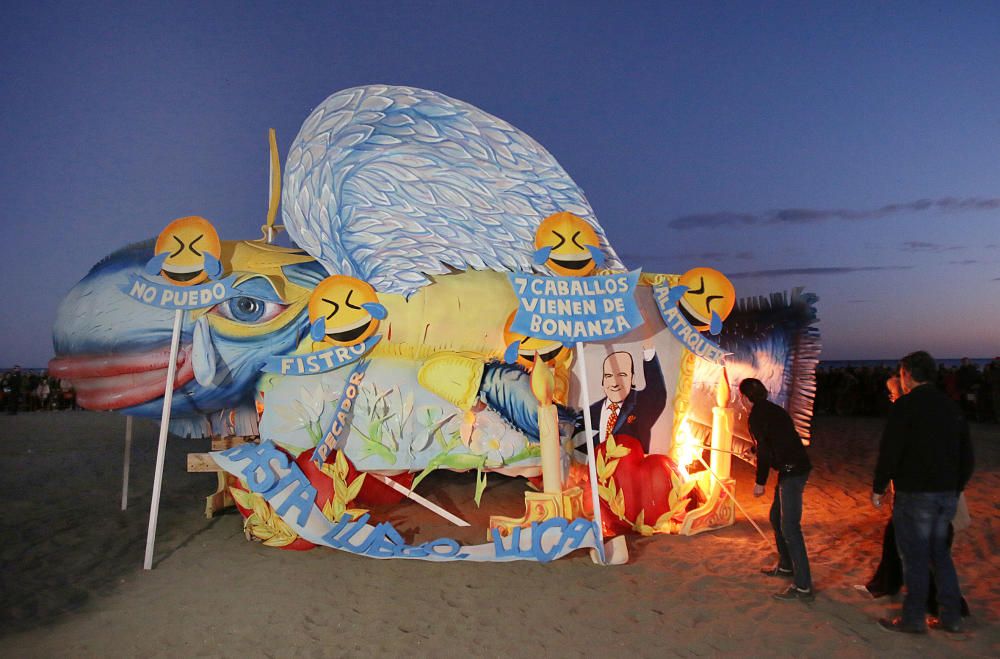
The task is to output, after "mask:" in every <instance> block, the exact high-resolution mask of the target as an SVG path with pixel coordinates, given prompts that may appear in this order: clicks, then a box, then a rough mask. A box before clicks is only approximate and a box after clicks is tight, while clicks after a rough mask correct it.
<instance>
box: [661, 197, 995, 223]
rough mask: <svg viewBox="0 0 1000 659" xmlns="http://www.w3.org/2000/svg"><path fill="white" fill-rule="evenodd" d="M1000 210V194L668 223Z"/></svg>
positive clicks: (720, 215)
mask: <svg viewBox="0 0 1000 659" xmlns="http://www.w3.org/2000/svg"><path fill="white" fill-rule="evenodd" d="M990 210H1000V197H988V198H981V197H969V198H967V199H956V198H955V197H942V198H941V199H918V200H917V201H909V202H904V203H898V204H888V205H886V206H882V207H881V208H876V209H871V210H846V209H820V208H782V209H779V210H773V211H767V212H764V213H733V212H729V211H720V212H717V213H695V214H693V215H682V216H680V217H675V218H674V219H672V220H670V222H668V223H667V224H668V226H670V227H671V228H672V229H679V230H684V229H713V228H715V227H720V226H753V225H762V224H814V223H816V222H826V221H829V220H879V219H883V218H886V217H891V216H893V215H901V214H903V213H916V212H925V211H939V212H942V213H958V212H968V211H990Z"/></svg>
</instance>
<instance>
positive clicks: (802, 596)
mask: <svg viewBox="0 0 1000 659" xmlns="http://www.w3.org/2000/svg"><path fill="white" fill-rule="evenodd" d="M771 597H773V598H774V599H776V600H782V601H785V602H787V601H791V600H800V601H802V602H811V601H813V600H814V599H816V595H815V594H814V593H813V591H812V589H809V590H802V589H800V588H796V587H795V586H794V585H792V586H789V587H788V588H786V589H785V590H783V591H781V592H780V593H775V594H774V595H771Z"/></svg>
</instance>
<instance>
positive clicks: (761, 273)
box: [726, 265, 913, 279]
mask: <svg viewBox="0 0 1000 659" xmlns="http://www.w3.org/2000/svg"><path fill="white" fill-rule="evenodd" d="M912 269H913V266H912V265H869V266H859V267H849V266H842V267H829V268H779V269H777V270H753V271H749V272H733V273H727V274H726V276H727V277H729V278H730V279H751V278H753V277H779V276H785V275H848V274H851V273H854V272H871V271H873V270H912Z"/></svg>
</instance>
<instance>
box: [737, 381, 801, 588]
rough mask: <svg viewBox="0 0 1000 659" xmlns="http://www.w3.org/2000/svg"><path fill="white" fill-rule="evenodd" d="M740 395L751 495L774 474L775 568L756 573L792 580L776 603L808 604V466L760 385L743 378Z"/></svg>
mask: <svg viewBox="0 0 1000 659" xmlns="http://www.w3.org/2000/svg"><path fill="white" fill-rule="evenodd" d="M740 394H742V395H743V398H744V400H745V401H746V403H747V404H748V405H750V406H751V407H752V410H751V412H750V418H749V419H748V424H749V426H750V435H751V436H752V437H753V439H754V441H755V442H757V478H756V484H755V485H754V488H753V495H754V496H755V497H759V496H763V495H764V486H765V485H766V484H767V477H768V473H769V472H770V470H771V469H774V470H775V471H777V472H778V482H777V484H776V485H775V487H774V502H773V503H772V504H771V528H772V529H774V544H775V546H776V547H777V549H778V564H777V565H776V566H775V567H773V568H767V569H764V570H762V571H763V572H764V573H765V574H769V575H771V576H776V577H793V579H794V583H793V585H791V586H789V587H788V588H787V589H786V590H783V591H781V592H779V593H776V594H775V595H774V597H775V598H776V599H780V600H804V601H807V602H808V601H812V600H813V599H814V595H813V587H812V575H811V574H810V572H809V556H808V555H807V554H806V542H805V539H804V538H803V537H802V492H803V490H805V487H806V481H807V480H808V479H809V472H810V470H811V469H812V464H811V463H810V462H809V456H808V455H806V449H805V446H803V445H802V438H800V437H799V434H798V433H797V432H796V431H795V425H794V424H793V423H792V418H791V417H790V416H789V415H788V412H786V411H785V410H784V408H782V407H781V406H779V405H775V404H774V403H772V402H771V401H769V400H768V399H767V388H766V387H764V383H762V382H761V381H760V380H756V379H754V378H747V379H745V380H743V381H742V382H740Z"/></svg>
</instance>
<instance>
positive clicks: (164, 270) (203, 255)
mask: <svg viewBox="0 0 1000 659" xmlns="http://www.w3.org/2000/svg"><path fill="white" fill-rule="evenodd" d="M153 254H154V256H153V258H152V259H150V260H149V263H147V264H146V272H147V273H148V274H151V275H160V276H162V277H163V278H164V279H166V280H167V281H169V282H170V283H171V284H176V285H177V286H194V285H195V284H200V283H202V282H204V281H205V280H207V279H209V278H211V279H215V278H216V277H218V276H219V275H220V274H222V264H221V263H220V262H219V257H220V255H221V254H222V243H220V242H219V234H218V233H216V231H215V227H213V226H212V223H211V222H209V221H208V220H206V219H205V218H203V217H198V216H197V215H192V216H190V217H182V218H179V219H176V220H174V221H173V222H171V223H170V224H168V225H167V226H166V228H164V229H163V231H161V232H160V236H159V237H158V238H157V239H156V246H155V247H154V248H153Z"/></svg>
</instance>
